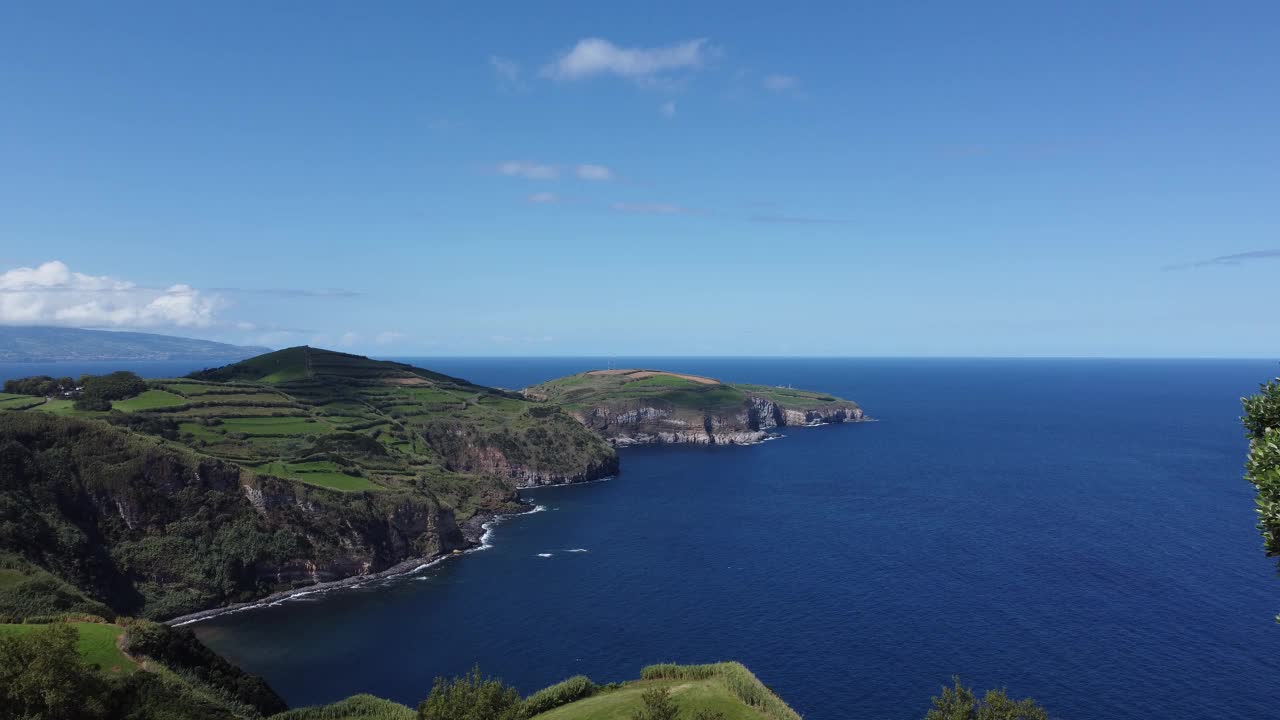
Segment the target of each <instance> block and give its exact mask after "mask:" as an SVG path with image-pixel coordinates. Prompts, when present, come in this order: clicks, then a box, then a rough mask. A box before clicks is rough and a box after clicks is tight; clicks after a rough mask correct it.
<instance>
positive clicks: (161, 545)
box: [0, 412, 461, 618]
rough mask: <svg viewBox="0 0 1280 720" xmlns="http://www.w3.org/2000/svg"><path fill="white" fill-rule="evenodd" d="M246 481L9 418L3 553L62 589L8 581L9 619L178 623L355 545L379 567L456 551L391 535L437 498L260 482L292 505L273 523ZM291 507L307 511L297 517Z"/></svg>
mask: <svg viewBox="0 0 1280 720" xmlns="http://www.w3.org/2000/svg"><path fill="white" fill-rule="evenodd" d="M241 479H242V471H241V470H240V469H239V468H237V467H235V466H232V465H228V464H225V463H219V462H216V461H211V460H208V459H201V458H198V457H196V456H193V455H188V454H184V453H183V452H180V451H176V450H174V449H171V448H167V447H163V446H160V445H158V444H156V443H155V442H154V441H150V440H148V439H146V438H142V437H139V436H135V435H131V434H128V433H124V432H122V431H120V430H118V429H115V428H112V427H111V426H109V425H106V424H104V423H100V422H94V421H86V420H77V419H71V418H59V417H55V416H49V415H45V414H43V413H26V412H22V413H0V551H4V552H7V553H9V554H10V556H12V557H19V558H21V564H22V567H24V568H28V569H29V568H31V567H39V568H42V569H43V570H46V571H48V572H49V573H51V574H52V575H54V576H56V577H57V578H58V579H60V580H61V581H63V582H62V583H58V582H51V578H49V577H48V576H47V575H43V574H33V573H31V572H27V571H25V570H24V571H22V572H19V571H18V570H14V571H12V572H10V573H6V575H5V577H7V578H9V579H8V580H7V581H6V582H5V584H4V586H3V587H0V612H3V613H5V614H12V615H17V616H27V615H32V614H51V613H57V612H60V611H61V612H70V611H79V612H95V613H97V614H103V615H107V614H114V613H123V614H128V615H143V616H146V617H156V618H162V617H171V616H173V615H179V614H182V613H185V612H193V611H195V610H202V609H206V608H208V607H215V606H218V605H222V604H226V603H229V602H237V601H242V600H250V599H253V598H256V597H261V596H263V595H266V594H269V593H270V592H272V591H274V590H278V589H284V588H282V587H281V585H280V584H279V583H278V581H277V580H276V575H277V573H278V572H279V571H280V569H282V568H285V567H287V566H288V565H289V563H291V562H296V561H299V560H307V559H310V560H312V561H313V562H317V563H326V562H329V561H330V560H331V559H333V558H338V559H341V558H342V557H343V556H344V554H347V553H350V552H352V546H351V545H350V543H352V542H358V543H359V544H360V545H359V547H358V548H357V549H360V548H362V549H363V550H362V552H363V553H365V555H363V556H362V557H367V558H368V561H369V562H371V563H376V564H378V565H380V566H381V567H387V566H389V565H392V564H394V563H396V562H399V561H401V560H403V559H404V556H405V554H411V555H410V556H419V557H421V556H426V555H432V554H435V553H438V552H441V551H442V550H446V549H447V548H445V547H442V546H441V545H440V543H441V542H442V538H441V537H440V536H435V535H419V536H413V537H409V538H406V539H404V540H399V539H398V538H393V537H391V536H390V535H389V533H390V532H392V530H391V529H390V528H388V523H389V522H390V521H389V520H388V518H389V517H391V516H392V514H393V511H394V512H399V513H405V514H406V516H407V517H409V518H412V517H430V516H432V515H433V514H434V513H436V512H438V508H439V506H438V504H437V503H436V502H435V501H434V500H432V499H431V498H430V497H429V496H426V495H422V494H416V493H415V494H400V493H387V494H386V497H385V498H382V497H380V498H379V499H377V500H376V501H364V500H360V499H358V498H350V496H345V495H337V494H332V493H323V491H319V492H315V493H308V492H307V491H305V490H303V489H302V488H300V487H298V486H294V485H292V484H291V483H286V482H283V481H272V480H265V479H264V480H260V481H258V482H257V483H256V485H255V489H256V490H257V491H259V492H262V493H264V494H266V495H271V496H275V497H282V498H288V499H287V500H286V501H285V503H284V508H283V509H281V510H279V511H277V512H276V513H274V514H273V515H272V516H271V517H269V518H268V517H264V516H263V515H262V514H261V513H259V512H258V511H257V510H256V509H255V507H254V506H253V504H252V503H250V502H249V501H248V499H247V498H246V497H245V493H244V490H243V489H242V487H241V484H240V483H241ZM294 498H297V499H298V501H299V502H305V503H306V505H307V507H308V508H309V511H308V512H306V513H303V512H301V511H299V510H297V509H296V507H297V506H296V505H295V503H294V502H293V499H294ZM348 498H350V499H348ZM393 540H395V541H397V542H407V543H408V545H404V546H401V545H396V546H392V545H391V543H392V542H393ZM448 541H449V542H452V543H460V542H461V540H460V538H455V537H450V538H449V539H448ZM454 546H456V545H454ZM28 583H36V584H28ZM67 584H69V585H70V586H73V587H72V588H68V587H67ZM284 587H285V588H287V587H288V586H287V585H286V586H284ZM75 589H79V591H80V593H83V594H84V595H87V596H88V598H89V599H86V598H85V597H84V596H83V595H81V594H80V593H76V592H75ZM93 600H97V601H99V603H95V602H93ZM100 603H101V604H100ZM103 604H105V605H106V606H107V608H104V607H102V605H103Z"/></svg>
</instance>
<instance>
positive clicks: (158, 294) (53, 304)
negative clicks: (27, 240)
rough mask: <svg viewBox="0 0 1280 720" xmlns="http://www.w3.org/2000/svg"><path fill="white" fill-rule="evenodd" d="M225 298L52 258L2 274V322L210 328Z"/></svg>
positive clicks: (117, 326) (0, 293)
mask: <svg viewBox="0 0 1280 720" xmlns="http://www.w3.org/2000/svg"><path fill="white" fill-rule="evenodd" d="M222 306H223V300H222V298H221V297H220V296H217V295H210V294H208V293H202V292H201V291H199V290H196V289H195V288H193V287H191V286H190V285H184V284H181V283H179V284H174V285H169V286H167V287H164V288H149V287H142V286H139V285H138V284H137V283H133V282H130V281H128V280H120V279H118V278H113V277H109V276H106V275H89V274H86V273H81V272H73V271H72V270H71V268H69V267H67V265H66V263H63V262H61V261H59V260H51V261H49V262H46V263H42V264H40V265H38V266H36V267H18V268H13V269H11V270H8V271H6V272H4V273H0V325H60V326H65V327H87V328H164V327H170V328H209V327H212V326H213V325H214V324H215V323H216V315H217V312H218V310H219V308H220V307H222Z"/></svg>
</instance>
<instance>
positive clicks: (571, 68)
mask: <svg viewBox="0 0 1280 720" xmlns="http://www.w3.org/2000/svg"><path fill="white" fill-rule="evenodd" d="M711 54H712V53H711V50H710V48H709V46H708V44H707V40H706V38H698V39H695V40H686V41H684V42H681V43H676V44H675V45H667V46H664V47H654V48H623V47H618V46H617V45H614V44H613V43H611V42H609V41H608V40H605V39H603V38H586V39H584V40H579V41H578V44H577V45H574V46H573V48H572V49H571V50H569V51H568V52H565V53H564V54H562V55H561V56H560V57H558V58H556V60H555V61H554V62H552V63H551V64H549V65H547V66H545V67H543V68H542V73H541V74H542V76H543V77H548V78H552V79H555V80H581V79H584V78H590V77H596V76H599V75H615V76H617V77H622V78H626V79H628V80H634V81H636V82H639V83H641V84H647V83H650V82H652V81H653V80H655V79H656V78H657V77H659V76H661V75H663V74H664V73H671V72H674V71H681V70H694V69H697V68H700V67H702V66H703V65H704V64H705V63H706V62H707V61H708V59H709V57H710V56H711Z"/></svg>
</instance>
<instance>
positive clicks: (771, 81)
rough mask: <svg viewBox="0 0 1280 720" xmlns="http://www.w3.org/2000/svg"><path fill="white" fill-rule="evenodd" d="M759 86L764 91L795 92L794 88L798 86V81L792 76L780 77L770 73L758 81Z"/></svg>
mask: <svg viewBox="0 0 1280 720" xmlns="http://www.w3.org/2000/svg"><path fill="white" fill-rule="evenodd" d="M760 84H761V85H764V87H765V89H766V90H772V91H774V92H786V91H788V90H795V89H796V87H797V86H798V85H799V84H800V80H799V79H797V78H796V77H795V76H794V75H781V74H779V73H771V74H769V75H765V76H764V78H763V79H762V80H760Z"/></svg>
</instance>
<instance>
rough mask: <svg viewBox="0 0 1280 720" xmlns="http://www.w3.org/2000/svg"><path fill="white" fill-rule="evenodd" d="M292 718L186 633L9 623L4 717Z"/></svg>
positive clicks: (4, 642) (98, 624)
mask: <svg viewBox="0 0 1280 720" xmlns="http://www.w3.org/2000/svg"><path fill="white" fill-rule="evenodd" d="M284 709H285V704H284V701H283V700H281V699H280V697H279V696H278V695H276V694H275V692H274V691H272V690H271V688H270V687H268V686H267V684H266V683H264V682H263V681H262V680H261V679H259V678H257V677H254V676H252V675H248V674H246V673H244V672H242V671H241V670H239V669H238V668H236V667H234V666H233V665H231V664H230V663H227V662H226V661H225V660H223V659H222V658H220V657H218V656H217V655H215V654H213V652H212V651H210V650H209V649H208V648H206V647H205V646H204V645H202V644H200V642H199V641H197V640H196V639H195V637H194V636H193V635H192V634H191V633H190V632H188V631H186V630H178V629H173V628H169V627H165V626H164V625H158V624H156V623H150V622H145V621H135V620H122V621H121V622H120V623H118V624H111V623H106V622H105V621H103V620H102V619H101V618H97V619H93V618H85V619H83V620H81V621H78V622H54V623H47V624H35V623H28V624H21V625H14V624H0V717H4V718H32V719H33V720H34V719H36V718H40V719H45V718H47V719H48V720H54V719H55V718H56V719H57V720H112V719H114V718H129V720H176V719H178V718H182V719H183V720H257V719H258V718H263V717H266V716H269V715H274V714H277V713H279V712H281V711H283V710H284Z"/></svg>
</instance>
